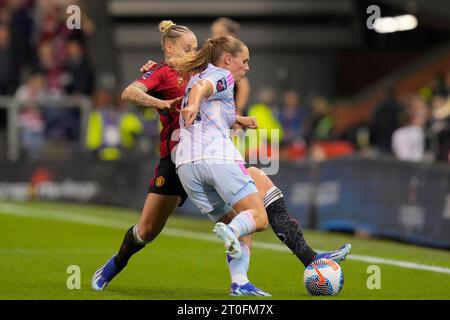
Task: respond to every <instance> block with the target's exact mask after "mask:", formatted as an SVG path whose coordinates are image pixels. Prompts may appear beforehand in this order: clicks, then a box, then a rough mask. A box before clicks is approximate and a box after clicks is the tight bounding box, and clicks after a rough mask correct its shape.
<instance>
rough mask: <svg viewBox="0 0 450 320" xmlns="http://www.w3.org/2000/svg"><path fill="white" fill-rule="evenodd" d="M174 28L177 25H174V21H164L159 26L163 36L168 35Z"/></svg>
mask: <svg viewBox="0 0 450 320" xmlns="http://www.w3.org/2000/svg"><path fill="white" fill-rule="evenodd" d="M173 26H176V24H175V23H173V21H172V20H163V21H161V22H160V23H159V25H158V28H159V32H161V33H162V34H166V33H168V32H169V31H170V28H172V27H173Z"/></svg>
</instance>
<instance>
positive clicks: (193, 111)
mask: <svg viewBox="0 0 450 320" xmlns="http://www.w3.org/2000/svg"><path fill="white" fill-rule="evenodd" d="M213 92H214V88H213V86H212V84H211V82H210V81H208V80H205V79H203V80H200V81H198V82H196V83H195V84H194V85H193V86H192V89H191V91H190V92H189V97H188V103H187V106H186V107H185V108H183V109H181V116H182V117H183V120H184V123H185V126H186V127H188V126H190V125H191V124H192V123H193V122H194V120H195V117H196V116H197V113H198V111H199V109H200V102H201V101H202V100H203V99H205V98H207V97H209V96H210V95H212V94H213Z"/></svg>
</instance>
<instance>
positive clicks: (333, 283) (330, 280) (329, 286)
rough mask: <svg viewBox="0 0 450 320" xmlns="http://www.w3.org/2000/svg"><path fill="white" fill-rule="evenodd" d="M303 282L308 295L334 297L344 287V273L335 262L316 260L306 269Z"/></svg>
mask: <svg viewBox="0 0 450 320" xmlns="http://www.w3.org/2000/svg"><path fill="white" fill-rule="evenodd" d="M303 280H304V282H305V287H306V291H308V293H309V294H310V295H312V296H335V295H337V294H338V293H339V292H341V290H342V287H343V286H344V273H343V272H342V269H341V266H340V265H339V264H337V263H336V262H334V261H332V260H329V259H318V260H315V261H313V262H311V263H310V264H309V266H308V267H306V269H305V273H304V275H303Z"/></svg>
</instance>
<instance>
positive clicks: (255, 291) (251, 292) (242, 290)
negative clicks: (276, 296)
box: [230, 282, 272, 297]
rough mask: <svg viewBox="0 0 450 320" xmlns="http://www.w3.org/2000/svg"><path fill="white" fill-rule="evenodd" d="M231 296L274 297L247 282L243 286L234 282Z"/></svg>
mask: <svg viewBox="0 0 450 320" xmlns="http://www.w3.org/2000/svg"><path fill="white" fill-rule="evenodd" d="M230 296H236V297H237V296H246V297H252V296H254V297H271V296H272V295H271V294H270V293H267V292H265V291H263V290H261V289H259V288H257V287H255V285H254V284H253V283H251V282H247V283H246V284H243V285H241V286H240V285H238V284H237V283H235V282H233V283H232V284H231V288H230Z"/></svg>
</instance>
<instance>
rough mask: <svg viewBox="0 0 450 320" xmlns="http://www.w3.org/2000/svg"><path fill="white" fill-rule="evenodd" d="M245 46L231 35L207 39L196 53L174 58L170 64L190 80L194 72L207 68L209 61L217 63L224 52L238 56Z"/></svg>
mask: <svg viewBox="0 0 450 320" xmlns="http://www.w3.org/2000/svg"><path fill="white" fill-rule="evenodd" d="M245 47H246V46H245V44H244V43H243V42H242V41H240V40H238V39H236V38H234V37H231V36H223V37H219V38H217V39H211V38H210V39H208V40H206V41H205V43H204V44H203V47H202V48H201V49H200V50H199V51H198V52H197V53H196V54H195V55H192V56H188V57H185V58H178V59H173V60H171V62H170V65H171V66H172V67H173V68H174V69H175V70H177V71H178V73H179V74H180V76H181V77H182V78H183V79H184V80H188V79H189V78H190V77H191V76H193V75H194V74H197V73H199V72H202V71H203V70H205V69H206V68H207V67H208V64H209V63H212V64H214V65H217V64H218V62H219V59H220V58H221V57H222V54H223V53H224V52H227V53H229V54H231V55H233V56H236V55H237V54H238V52H242V50H243V49H244V48H245Z"/></svg>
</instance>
